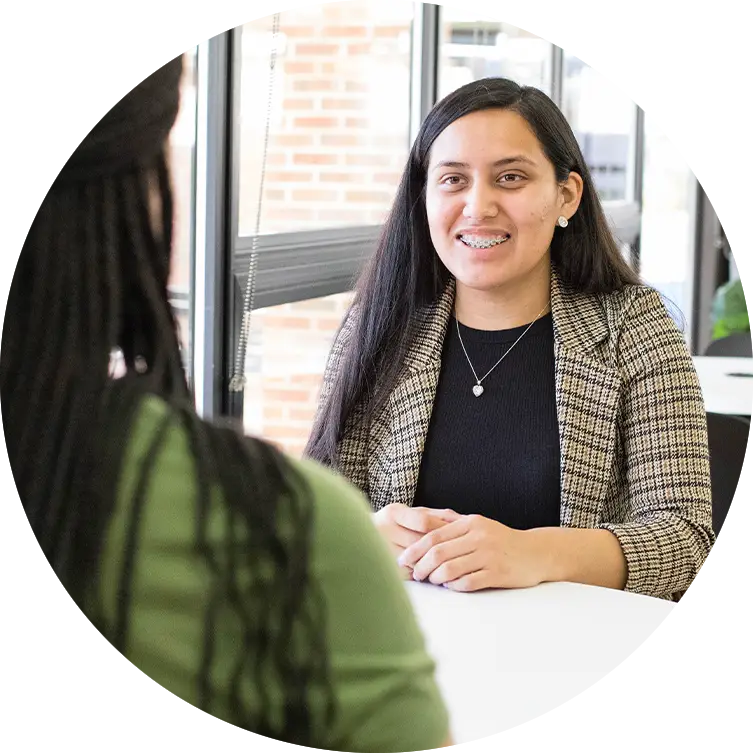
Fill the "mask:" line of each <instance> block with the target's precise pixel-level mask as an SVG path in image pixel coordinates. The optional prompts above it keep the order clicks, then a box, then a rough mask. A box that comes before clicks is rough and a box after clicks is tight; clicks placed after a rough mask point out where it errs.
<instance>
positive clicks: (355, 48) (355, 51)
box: [348, 42, 371, 55]
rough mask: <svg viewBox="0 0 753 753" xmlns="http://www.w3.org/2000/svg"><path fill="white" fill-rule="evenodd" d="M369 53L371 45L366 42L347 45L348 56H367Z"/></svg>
mask: <svg viewBox="0 0 753 753" xmlns="http://www.w3.org/2000/svg"><path fill="white" fill-rule="evenodd" d="M370 53H371V45H370V44H369V43H368V42H361V43H360V44H349V45H348V55H369V54H370Z"/></svg>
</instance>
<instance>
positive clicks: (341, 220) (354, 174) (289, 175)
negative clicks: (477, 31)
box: [239, 2, 413, 235]
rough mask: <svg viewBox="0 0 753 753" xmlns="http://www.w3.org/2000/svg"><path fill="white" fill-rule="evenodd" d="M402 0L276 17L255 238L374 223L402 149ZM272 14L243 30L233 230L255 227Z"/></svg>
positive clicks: (406, 33)
mask: <svg viewBox="0 0 753 753" xmlns="http://www.w3.org/2000/svg"><path fill="white" fill-rule="evenodd" d="M412 12H413V11H412V6H411V5H410V4H408V3H404V2H392V3H390V2H388V3H385V4H376V3H373V2H363V3H362V2H345V3H332V4H327V5H322V6H320V7H318V8H304V9H298V10H292V11H288V12H284V13H282V14H281V18H280V36H279V39H278V51H279V58H278V63H279V64H278V66H277V73H276V81H275V96H274V102H273V106H272V120H271V130H270V140H269V151H268V155H267V173H266V179H265V187H264V201H263V212H262V222H261V228H260V229H261V232H262V233H276V232H289V231H292V230H306V229H321V228H327V227H342V226H347V225H365V224H379V223H381V222H382V221H383V219H384V215H385V212H386V211H387V210H388V208H389V205H390V202H391V201H392V197H393V196H394V192H395V188H396V186H397V183H398V181H399V178H400V173H401V171H402V169H403V167H404V165H405V159H406V156H407V153H408V146H409V143H408V142H409V137H410V134H409V127H410V125H409V112H410V29H411V17H412ZM270 30H271V19H261V20H259V21H254V22H252V23H250V24H247V25H246V26H245V27H244V31H243V52H242V56H243V73H242V77H241V90H242V94H241V113H242V118H241V124H240V131H241V164H240V209H239V215H240V230H241V235H251V234H253V233H254V230H255V225H256V204H257V197H258V190H259V174H260V170H259V168H260V166H261V159H262V154H263V141H264V122H265V119H266V109H267V107H266V102H267V82H268V59H269V51H270V44H271V40H270Z"/></svg>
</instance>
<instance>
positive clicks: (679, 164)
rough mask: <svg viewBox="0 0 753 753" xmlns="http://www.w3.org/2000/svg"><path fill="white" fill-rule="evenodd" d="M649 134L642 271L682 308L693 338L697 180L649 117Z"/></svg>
mask: <svg viewBox="0 0 753 753" xmlns="http://www.w3.org/2000/svg"><path fill="white" fill-rule="evenodd" d="M644 134H645V142H644V160H643V214H642V218H641V276H642V277H643V279H644V280H645V281H646V282H647V283H648V284H649V285H651V286H653V287H655V288H656V289H657V290H659V291H660V292H661V293H662V294H663V295H665V296H666V297H667V298H668V299H669V300H670V301H672V303H673V304H674V305H675V306H676V307H677V308H678V309H679V310H680V311H681V312H682V318H680V317H676V318H677V319H678V324H681V325H682V324H684V325H685V327H684V329H685V334H686V336H687V337H688V338H689V337H690V332H691V315H692V303H693V301H692V297H693V286H692V278H693V248H694V245H695V238H694V227H695V206H696V185H697V184H696V179H695V176H694V175H693V173H692V172H691V170H690V168H689V167H688V166H687V164H686V163H685V161H684V160H683V159H682V157H681V156H680V154H679V153H678V151H677V149H675V148H674V146H673V145H672V143H671V142H670V141H669V139H667V137H666V136H664V134H663V133H662V132H661V131H660V130H659V129H658V128H657V127H656V124H655V122H654V121H653V120H652V119H651V118H650V117H648V116H647V117H646V119H645V128H644ZM670 309H671V307H670ZM671 313H675V314H676V313H677V312H671ZM683 320H684V321H683Z"/></svg>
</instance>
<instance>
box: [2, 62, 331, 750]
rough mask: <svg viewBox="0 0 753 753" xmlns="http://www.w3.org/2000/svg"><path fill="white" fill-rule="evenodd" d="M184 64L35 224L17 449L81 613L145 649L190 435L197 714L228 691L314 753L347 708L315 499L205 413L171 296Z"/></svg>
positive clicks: (235, 713)
mask: <svg viewBox="0 0 753 753" xmlns="http://www.w3.org/2000/svg"><path fill="white" fill-rule="evenodd" d="M181 70H182V65H181V60H180V59H177V60H175V61H173V62H171V63H169V64H168V65H166V66H164V67H163V68H162V69H160V70H159V71H157V72H156V73H155V74H153V75H152V76H151V77H149V78H148V79H146V80H145V81H144V82H143V83H142V84H140V85H139V86H138V87H136V89H134V90H133V91H132V92H131V93H130V94H129V95H127V96H126V97H125V98H124V99H123V100H121V102H119V103H118V105H116V106H115V108H113V109H112V110H111V111H110V112H109V113H108V114H107V115H106V116H105V118H103V120H102V121H100V123H99V124H98V125H97V126H96V127H95V128H94V129H93V130H92V132H91V133H90V134H89V136H87V138H86V139H85V140H84V141H83V142H82V144H81V145H80V146H79V148H78V149H77V150H76V152H75V153H74V155H73V156H72V157H71V159H70V160H69V161H68V163H67V164H66V166H65V167H64V169H63V170H62V172H61V174H60V175H59V176H58V178H57V180H56V182H55V183H54V185H53V186H52V188H51V189H50V191H49V193H48V194H47V196H46V198H45V200H44V202H43V204H42V206H41V208H40V209H39V212H38V214H37V216H36V218H35V219H34V222H33V225H32V227H31V230H30V232H29V234H28V237H27V239H26V241H25V243H24V246H23V250H22V252H21V255H20V259H19V262H18V267H17V269H16V273H15V276H14V278H13V282H12V285H11V290H10V294H9V299H8V307H7V312H6V315H5V324H4V327H3V336H2V353H1V354H0V397H1V399H2V415H3V425H4V429H5V438H6V441H7V445H8V452H9V456H10V463H11V468H12V471H13V475H14V478H15V481H16V485H17V487H18V491H19V495H20V497H21V500H22V502H23V506H24V509H25V511H26V514H27V516H28V519H29V522H30V524H31V527H32V529H33V531H34V534H35V535H36V537H37V540H38V541H39V544H40V546H41V548H42V550H43V552H44V554H45V556H46V557H47V559H48V561H49V562H50V564H51V566H52V568H53V569H54V571H55V573H56V574H57V576H58V577H59V578H60V580H61V581H62V583H63V585H64V586H65V588H66V589H67V590H68V591H69V593H70V594H71V596H72V597H73V598H74V599H75V600H76V602H77V604H78V605H79V606H80V607H81V608H82V610H83V611H84V612H85V613H86V614H87V615H88V616H89V617H90V618H91V619H92V621H93V622H94V623H95V624H96V625H97V627H98V628H99V629H100V630H101V631H102V632H103V634H104V635H105V636H106V637H107V638H108V639H109V640H111V641H112V642H113V644H114V645H115V646H116V647H117V648H118V649H119V650H121V651H122V652H123V653H125V654H126V655H128V648H129V617H130V613H131V599H130V593H131V584H132V577H133V572H134V563H135V562H136V561H137V559H138V546H139V535H138V534H139V521H140V519H141V515H142V508H143V507H144V505H145V504H148V501H147V490H148V488H149V486H150V484H151V482H152V480H153V478H154V476H155V468H156V467H155V461H156V459H157V458H158V457H159V452H160V449H161V447H162V446H163V445H164V442H165V438H166V436H167V432H168V431H169V430H170V429H171V428H173V427H178V428H179V429H182V430H183V431H185V433H186V435H187V437H188V440H189V447H190V450H191V454H192V456H193V457H192V462H193V464H194V467H195V484H196V490H197V494H196V503H195V509H196V518H195V550H196V557H197V559H198V560H199V561H201V562H203V563H204V564H205V566H206V567H207V568H208V572H210V574H211V578H210V583H211V593H208V594H207V595H206V596H207V598H206V604H207V607H206V611H205V613H204V620H205V626H204V643H203V646H201V647H197V651H198V652H199V653H200V654H201V663H200V666H198V667H197V674H196V696H195V697H196V699H197V700H196V703H197V705H199V706H200V707H201V708H203V709H205V710H206V711H208V712H210V713H211V712H213V710H215V709H217V708H218V707H217V702H218V701H217V695H219V696H222V697H223V698H225V699H227V704H228V708H229V714H230V718H229V721H231V722H233V723H235V724H237V725H238V726H241V727H245V728H247V729H250V730H253V731H255V732H258V733H260V734H264V735H268V736H270V737H276V738H278V739H283V740H287V741H290V742H295V743H300V744H309V745H315V744H316V742H317V740H318V739H321V738H320V737H318V735H320V734H321V727H320V724H321V720H322V719H325V720H326V719H328V718H329V716H331V713H332V708H333V706H332V692H331V685H330V682H329V677H328V671H327V652H326V647H325V645H324V644H323V636H324V634H325V631H324V626H323V624H322V620H323V611H322V599H321V598H317V594H316V591H315V589H314V584H313V583H312V582H311V579H310V577H309V566H310V551H311V541H310V538H311V532H312V514H313V511H312V504H311V498H310V491H309V489H308V487H307V485H306V483H305V482H304V480H303V478H302V477H300V475H299V474H298V473H297V472H296V471H295V470H294V469H293V468H291V467H290V465H289V464H288V463H287V462H286V461H285V459H284V458H283V457H282V456H281V455H280V453H279V452H277V451H276V450H274V449H273V448H271V447H270V446H268V445H266V444H265V443H263V442H260V441H256V440H251V439H245V438H243V437H241V436H240V435H239V434H238V433H237V432H236V431H234V430H232V429H229V428H220V427H213V426H210V425H208V424H207V423H205V422H203V421H202V420H200V419H199V418H198V416H197V415H196V413H195V411H194V409H193V405H192V402H191V397H190V395H189V391H188V388H187V385H186V380H185V375H184V373H183V369H182V364H181V357H180V350H179V345H178V337H177V327H176V322H175V319H174V316H173V312H172V309H171V307H170V304H169V302H168V290H167V285H168V275H169V269H170V251H171V245H172V238H171V235H172V222H173V208H172V194H171V188H170V183H169V174H168V165H167V162H166V139H167V136H168V133H169V131H170V128H171V126H172V124H173V122H174V120H175V117H176V114H177V108H178V97H179V81H180V76H181ZM116 348H119V349H121V350H122V353H123V357H124V361H125V366H126V374H125V376H123V377H122V378H119V379H113V378H111V376H110V373H109V372H110V353H111V351H112V350H113V349H116ZM148 395H156V396H158V397H159V398H161V399H162V400H163V401H165V402H166V403H167V406H168V409H167V411H166V413H165V417H164V419H163V420H162V421H161V424H160V425H159V428H158V429H157V430H156V431H155V432H154V434H153V436H152V438H151V440H150V444H149V448H148V452H147V453H146V454H145V456H144V460H143V462H142V464H141V466H140V468H139V469H138V472H137V475H136V483H135V485H134V489H135V491H134V493H133V497H132V499H130V500H129V501H128V503H127V504H128V510H129V514H128V518H129V519H128V522H127V536H126V544H125V551H124V554H123V566H122V570H121V572H120V576H119V583H118V593H117V595H113V594H109V595H107V597H108V599H110V600H112V599H113V596H115V599H114V601H115V603H117V609H116V614H115V615H114V617H112V618H110V619H108V618H105V616H104V615H105V610H104V609H103V605H102V604H101V603H100V600H101V599H102V598H103V595H101V594H100V593H99V587H100V585H101V584H100V583H99V581H98V575H99V570H100V557H101V555H102V552H103V546H104V541H105V537H106V534H107V530H108V524H109V522H110V519H111V517H112V515H113V513H114V510H115V507H116V505H117V503H118V489H119V488H120V485H121V473H122V469H123V459H124V456H125V455H126V452H127V448H128V445H129V438H130V436H131V431H130V429H131V427H132V425H133V421H134V419H135V418H136V416H137V414H138V411H139V408H140V407H141V406H143V404H144V399H145V397H146V396H148ZM217 491H219V492H220V493H221V494H220V496H221V499H220V500H219V501H218V496H217V494H216V493H217ZM218 505H219V508H218ZM210 513H211V515H212V519H213V520H214V519H219V520H221V521H222V525H223V527H224V534H223V535H224V540H223V541H222V543H221V544H219V545H218V544H217V543H216V542H215V543H212V542H210V539H209V535H208V531H207V526H208V519H209V517H210ZM212 541H214V540H212ZM196 608H197V609H202V605H201V604H197V605H196ZM228 608H229V609H230V611H231V613H232V614H234V616H235V619H236V621H237V623H238V624H239V625H240V627H241V634H240V639H239V640H238V641H237V643H236V644H234V645H231V646H223V649H226V650H227V651H228V652H233V654H234V661H233V663H232V665H231V666H230V668H229V670H227V674H226V675H224V676H219V675H218V672H219V670H218V668H217V663H216V662H215V661H214V657H215V646H214V637H215V631H216V627H217V625H218V624H219V622H218V620H219V619H220V616H221V613H223V614H227V610H228ZM293 635H295V639H293ZM291 645H295V646H297V647H298V646H300V647H302V648H301V650H296V651H292V650H291ZM262 667H264V668H265V673H266V672H268V671H269V668H270V667H271V668H273V672H274V674H275V675H276V677H277V678H279V682H280V685H281V688H282V693H283V698H282V705H281V707H280V708H272V707H271V704H270V702H269V689H268V688H266V687H265V686H264V683H265V678H266V680H268V679H269V677H268V675H266V674H265V673H262V671H260V670H261V668H262ZM223 671H224V670H223ZM210 678H211V680H210ZM223 683H224V686H223ZM248 685H251V686H252V687H255V688H256V689H257V693H258V703H254V704H253V705H252V706H249V705H248V704H247V703H245V702H244V700H243V697H242V693H241V688H242V686H248ZM218 686H219V687H218ZM317 699H318V700H317ZM322 699H324V700H323V701H322ZM280 709H281V710H280ZM319 712H321V713H319Z"/></svg>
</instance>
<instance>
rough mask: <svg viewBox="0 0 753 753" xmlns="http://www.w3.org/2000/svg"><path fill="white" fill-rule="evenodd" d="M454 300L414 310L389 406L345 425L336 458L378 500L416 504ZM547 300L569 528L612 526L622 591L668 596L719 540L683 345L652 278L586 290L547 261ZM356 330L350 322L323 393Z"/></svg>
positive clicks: (450, 296) (694, 387) (697, 398)
mask: <svg viewBox="0 0 753 753" xmlns="http://www.w3.org/2000/svg"><path fill="white" fill-rule="evenodd" d="M454 297H455V286H454V283H451V284H450V285H449V286H448V288H447V289H446V290H445V292H444V293H443V295H442V296H441V297H440V298H439V300H438V301H437V302H436V303H435V304H433V305H432V306H431V307H428V308H427V309H425V310H424V311H423V312H422V313H421V315H420V316H419V319H418V321H417V322H416V324H417V328H416V332H417V334H416V336H415V337H414V340H413V343H412V345H411V348H410V350H409V352H408V354H407V357H406V359H405V363H404V365H403V369H402V372H401V376H400V378H399V379H398V383H397V385H396V387H395V389H394V391H393V392H392V395H391V397H390V399H389V400H388V402H387V404H386V405H385V406H384V408H383V409H382V410H381V411H380V412H379V413H378V415H376V416H374V417H373V418H372V420H371V421H370V422H369V423H367V422H366V421H365V420H364V419H363V412H362V411H360V410H356V411H354V413H353V414H352V415H351V416H350V418H349V419H348V421H347V423H346V428H345V432H344V435H343V437H342V439H341V441H340V444H339V447H338V455H337V458H336V464H335V465H336V467H337V469H338V470H339V471H340V473H342V474H343V475H345V476H346V477H347V478H348V479H349V480H350V481H351V482H352V483H354V484H355V485H356V486H358V487H359V488H360V489H361V490H362V491H363V492H364V493H365V494H366V496H367V497H368V498H369V500H370V502H371V505H372V507H373V508H374V509H375V510H378V509H379V508H381V507H383V506H385V505H387V504H389V503H391V502H402V503H404V504H407V505H411V504H412V503H413V497H414V494H415V491H416V485H417V481H418V473H419V468H420V465H421V457H422V454H423V448H424V442H425V439H426V434H427V432H428V429H429V421H430V418H431V412H432V407H433V404H434V396H435V394H436V388H437V382H438V380H439V371H440V367H441V356H442V345H443V341H444V337H445V331H446V328H447V323H448V321H449V319H450V316H451V313H452V309H453V303H454ZM551 310H552V319H553V325H554V356H555V384H556V399H557V417H558V422H559V439H560V455H561V468H560V483H561V501H560V522H561V525H563V526H570V527H573V528H605V529H607V530H609V531H611V532H612V533H613V534H614V535H615V536H616V537H617V539H618V540H619V542H620V544H621V546H622V550H623V552H624V554H625V558H626V560H627V567H628V578H627V584H626V586H625V588H626V590H628V591H634V592H639V593H643V594H647V595H651V596H658V597H662V598H672V596H673V595H675V594H678V593H681V592H683V591H684V590H686V589H687V588H688V586H689V585H690V583H691V582H692V580H693V578H694V577H695V575H696V573H697V572H698V570H699V568H700V567H701V565H702V564H703V562H704V560H705V558H706V556H707V554H708V552H709V550H710V548H711V546H712V544H713V540H714V534H713V531H712V528H711V483H710V477H709V461H708V440H707V428H706V413H705V409H704V403H703V398H702V395H701V389H700V385H699V383H698V377H697V375H696V372H695V368H694V366H693V362H692V359H691V357H690V354H689V353H688V350H687V347H686V345H685V342H684V340H683V338H682V335H681V333H680V332H679V330H678V329H677V327H676V326H675V324H674V323H673V321H672V320H671V318H670V317H669V315H668V313H667V311H666V309H665V308H664V305H663V303H662V300H661V298H660V296H659V294H658V293H657V292H656V291H654V290H652V289H651V288H648V287H644V286H627V287H626V288H624V289H623V290H621V291H619V292H615V293H611V294H606V295H589V294H584V293H580V292H577V291H574V290H571V289H568V288H567V287H566V286H565V285H564V283H562V281H561V280H560V279H559V277H558V275H557V273H556V272H555V271H554V270H553V271H552V282H551ZM349 335H350V327H349V323H348V320H347V319H346V321H345V323H344V324H343V326H342V328H341V329H340V332H339V333H338V335H337V337H336V339H335V343H334V345H333V348H332V352H331V354H330V358H329V361H328V364H327V369H326V372H325V376H324V381H323V386H322V394H321V399H322V400H323V399H324V398H325V397H326V395H327V393H328V390H329V387H330V385H331V381H332V377H333V375H334V374H335V373H336V371H337V369H338V364H339V362H340V359H341V356H342V353H343V350H344V348H345V345H346V344H347V342H348V339H349Z"/></svg>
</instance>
